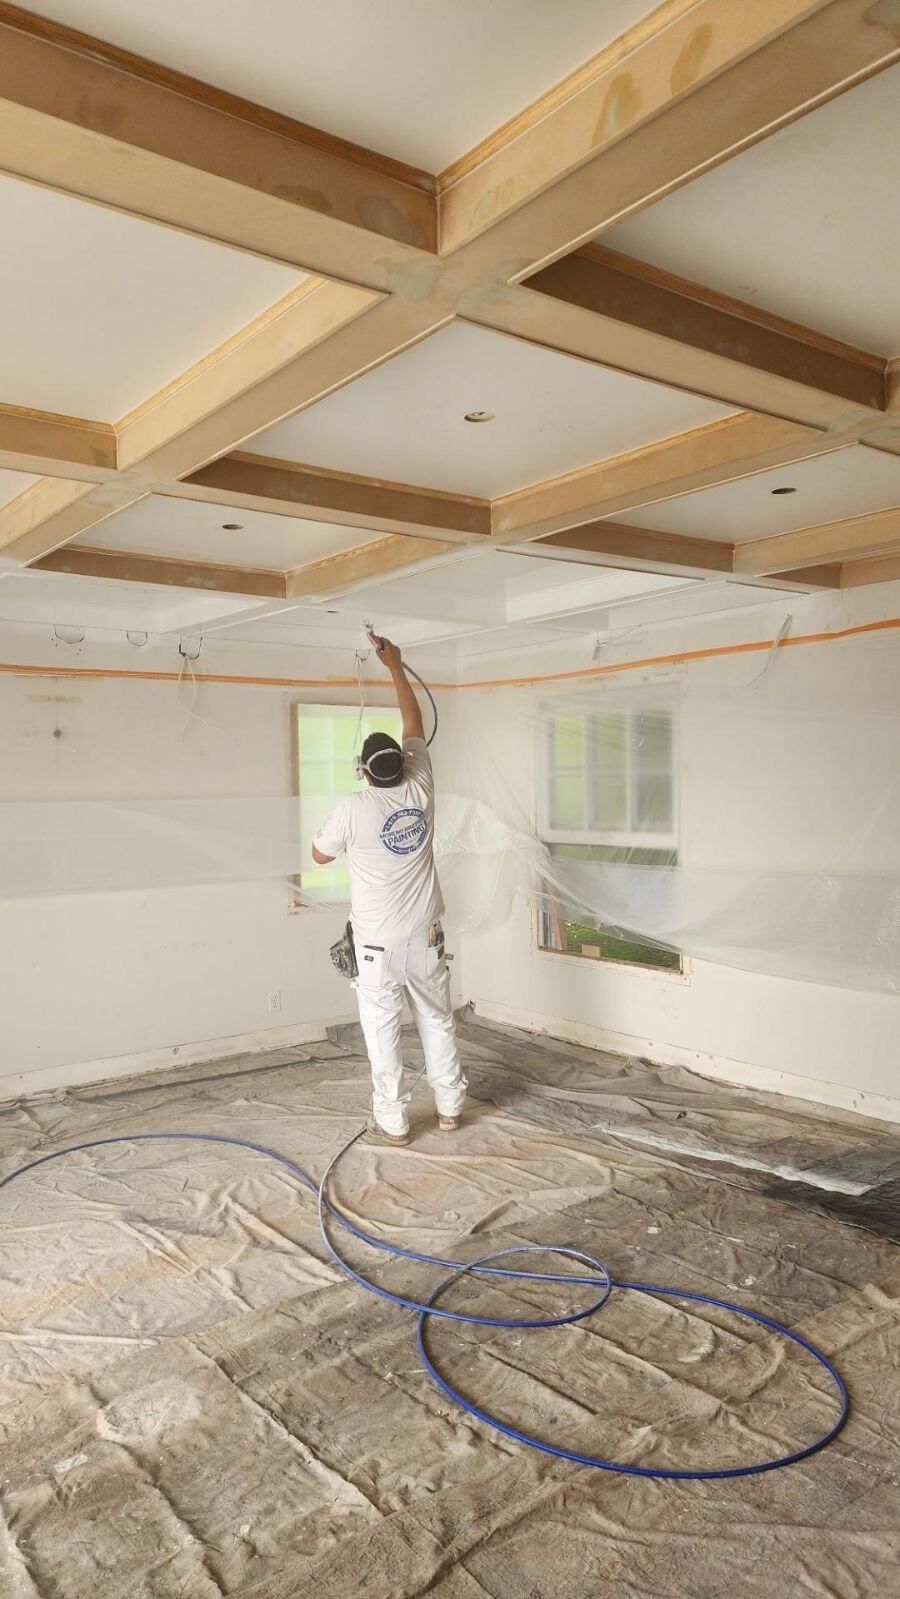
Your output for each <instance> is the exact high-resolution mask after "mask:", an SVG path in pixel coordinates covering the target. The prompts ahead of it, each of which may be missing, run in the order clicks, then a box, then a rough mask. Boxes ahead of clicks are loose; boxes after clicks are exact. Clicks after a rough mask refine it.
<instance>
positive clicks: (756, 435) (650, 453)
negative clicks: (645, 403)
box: [493, 413, 846, 543]
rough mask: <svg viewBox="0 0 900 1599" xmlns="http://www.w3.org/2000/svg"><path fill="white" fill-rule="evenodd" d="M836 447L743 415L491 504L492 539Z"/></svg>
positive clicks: (584, 518)
mask: <svg viewBox="0 0 900 1599" xmlns="http://www.w3.org/2000/svg"><path fill="white" fill-rule="evenodd" d="M843 442H846V441H844V440H842V439H840V438H832V437H830V436H826V435H823V434H821V433H818V432H816V430H815V429H813V428H805V427H800V426H798V425H797V424H796V423H793V422H782V421H779V420H778V419H777V418H774V417H765V416H754V415H752V414H750V413H744V414H741V415H738V416H733V417H726V418H725V419H724V420H722V421H721V422H711V423H708V424H707V425H706V426H705V427H699V428H692V429H691V430H690V431H689V432H687V433H679V434H677V435H676V436H675V437H674V438H669V439H662V440H660V441H659V443H656V444H648V445H645V446H643V447H642V448H641V449H638V450H631V451H628V452H626V453H625V454H623V455H617V456H613V457H611V459H610V460H608V461H598V462H597V464H596V465H595V466H590V467H587V468H585V469H583V470H582V471H579V472H570V473H566V474H565V475H564V476H562V477H558V478H551V479H549V480H548V481H547V482H545V483H539V484H536V485H534V486H533V487H531V488H528V489H522V490H520V491H519V492H517V493H515V494H507V495H504V496H503V497H502V498H501V499H497V500H495V501H494V503H493V518H494V537H495V539H498V540H501V541H502V542H503V543H509V542H510V541H511V540H513V539H515V540H517V541H521V540H522V538H542V537H544V536H545V535H546V534H548V533H557V532H562V531H564V530H565V529H566V528H571V527H577V526H579V525H580V524H582V523H585V522H593V521H595V520H597V519H598V518H600V517H605V516H616V515H619V514H620V513H621V512H622V511H633V510H637V509H639V508H640V507H642V506H648V507H652V506H653V505H654V504H655V503H657V502H658V501H660V500H667V499H672V498H674V497H675V496H676V495H681V494H689V493H691V492H693V491H694V490H696V489H704V488H711V487H713V486H714V485H715V484H717V483H726V482H730V481H731V480H732V479H734V478H740V477H745V476H749V475H750V474H751V473H753V472H762V471H765V470H766V469H768V468H770V467H775V466H784V465H786V464H787V463H788V462H791V461H797V460H801V459H803V458H804V457H806V456H809V455H821V454H823V453H825V452H826V451H828V450H832V449H837V448H838V447H839V446H840V445H841V444H842V443H843Z"/></svg>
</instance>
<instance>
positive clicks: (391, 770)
mask: <svg viewBox="0 0 900 1599" xmlns="http://www.w3.org/2000/svg"><path fill="white" fill-rule="evenodd" d="M361 759H362V761H363V764H364V766H365V768H366V771H367V772H368V774H369V777H370V778H371V780H372V783H373V785H374V787H375V788H396V787H397V785H398V783H402V782H403V751H402V750H401V748H400V745H399V744H398V743H397V740H396V739H395V738H391V735H390V733H370V734H369V736H368V738H367V739H366V742H365V743H364V745H363V747H362V756H361Z"/></svg>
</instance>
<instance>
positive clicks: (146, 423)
mask: <svg viewBox="0 0 900 1599" xmlns="http://www.w3.org/2000/svg"><path fill="white" fill-rule="evenodd" d="M367 308H369V310H370V315H371V311H372V310H374V312H375V313H376V314H377V313H378V312H379V311H384V312H386V313H387V314H388V331H387V335H386V336H387V338H388V339H390V337H392V336H394V335H395V330H396V324H395V321H394V316H395V312H396V308H395V302H393V301H390V300H388V301H380V302H379V301H378V299H377V297H376V296H372V295H369V294H366V292H365V291H364V290H361V289H354V288H352V287H350V286H348V285H345V284H332V283H327V284H324V283H323V284H319V285H318V286H317V288H316V292H315V293H314V294H307V295H305V296H304V297H303V298H302V299H300V300H299V301H298V302H297V303H296V304H294V305H293V306H292V307H291V308H290V310H289V311H288V312H287V313H286V314H285V316H283V317H282V318H280V319H279V320H278V321H277V322H275V323H268V324H266V325H265V326H264V327H263V328H262V329H261V330H260V331H259V332H258V333H257V334H256V335H255V337H254V338H252V339H250V340H248V341H246V342H244V343H241V344H240V345H239V346H238V347H237V348H230V349H229V351H228V353H227V354H226V355H225V356H224V357H223V359H222V360H221V361H219V362H217V363H216V364H215V365H213V366H212V367H211V368H209V369H208V370H205V371H204V372H203V373H202V374H201V376H200V377H199V378H198V379H197V380H196V381H195V382H193V383H190V384H187V385H186V386H183V387H178V388H176V389H175V391H174V392H172V391H171V389H166V390H164V391H162V397H161V399H160V403H159V405H158V406H157V407H155V408H151V409H150V410H149V411H148V412H147V414H145V415H142V416H141V417H140V418H139V419H138V420H137V421H135V422H134V423H131V424H129V425H128V426H126V427H123V428H122V430H121V431H120V433H119V435H118V454H119V466H120V472H119V475H118V477H117V478H116V480H115V481H113V482H109V483H97V484H93V485H92V484H83V483H69V482H64V481H63V480H59V481H58V482H56V483H54V482H52V481H51V480H49V479H46V480H43V481H42V482H41V483H36V484H35V485H34V486H33V488H32V489H30V490H29V491H27V493H26V494H24V495H20V496H19V498H18V499H17V500H15V501H14V502H13V503H12V505H9V506H6V507H5V508H4V509H2V510H0V550H2V549H6V550H7V552H8V553H9V554H11V555H13V556H15V557H16V558H17V559H19V560H26V561H31V560H36V559H38V558H39V557H40V556H42V555H49V554H50V553H51V551H52V550H54V549H57V548H58V547H59V546H60V545H61V544H64V543H66V542H67V540H68V539H70V538H74V537H75V536H76V534H78V533H83V532H86V531H87V529H88V528H89V527H91V526H93V525H94V524H95V523H97V522H100V521H103V520H104V519H105V518H106V517H107V516H111V515H113V514H114V513H115V512H116V511H119V510H123V509H124V508H125V507H126V506H128V505H131V504H134V503H135V502H136V501H137V500H140V499H143V498H144V497H145V495H146V494H148V493H151V492H152V491H153V489H154V488H155V487H156V485H157V484H158V483H164V484H168V483H171V481H172V479H173V478H179V477H182V476H184V475H185V474H186V473H188V472H192V471H195V470H197V469H198V468H199V467H200V466H203V465H204V464H205V463H206V462H208V461H209V460H211V459H213V458H214V457H215V456H216V455H219V454H222V453H224V451H225V450H227V449H229V448H231V447H232V446H233V445H235V444H238V443H240V442H241V441H242V440H243V439H245V438H247V437H248V436H249V435H251V434H252V433H255V432H257V431H258V430H259V429H260V428H262V427H266V426H269V425H271V424H272V423H273V422H275V421H278V420H280V418H281V417H283V416H285V415H287V414H289V413H290V412H291V411H293V410H296V409H298V408H299V407H301V406H302V405H303V404H304V403H305V402H306V401H307V399H314V398H318V397H319V394H320V392H321V387H322V386H324V387H325V388H326V391H330V389H331V388H332V387H334V386H335V379H336V374H337V372H338V370H339V369H340V362H341V361H342V360H343V361H344V362H345V363H346V368H345V370H346V375H347V376H348V377H350V376H354V375H356V373H357V372H358V371H359V370H361V369H362V370H366V369H367V368H368V366H369V365H371V364H372V360H371V354H370V351H371V350H372V348H373V347H374V349H375V351H376V354H378V353H380V351H381V349H382V347H383V342H384V338H385V334H384V332H383V330H382V328H381V325H380V323H376V324H375V325H374V327H373V325H372V323H371V322H370V321H369V320H368V319H367V318H366V317H365V316H364V315H363V314H362V313H363V312H364V311H365V310H366V309H367ZM408 324H409V317H408V316H406V317H404V326H408ZM329 334H332V338H330V339H329V338H328V335H329ZM342 334H346V335H347V341H346V343H344V342H342V340H341V335H342Z"/></svg>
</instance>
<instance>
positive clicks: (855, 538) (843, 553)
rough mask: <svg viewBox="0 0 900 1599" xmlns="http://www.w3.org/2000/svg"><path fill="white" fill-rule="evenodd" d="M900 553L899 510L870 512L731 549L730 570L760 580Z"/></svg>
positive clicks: (894, 507) (895, 507)
mask: <svg viewBox="0 0 900 1599" xmlns="http://www.w3.org/2000/svg"><path fill="white" fill-rule="evenodd" d="M897 550H900V506H891V507H890V508H889V509H887V510H884V511H871V512H869V514H868V515H866V516H850V517H845V518H844V519H843V520H842V521H840V522H822V523H819V524H817V525H816V526H815V527H804V528H799V529H798V530H797V531H796V532H794V533H777V534H775V535H774V537H772V538H765V539H753V540H752V541H751V542H749V543H746V544H739V545H737V547H736V549H735V556H734V569H735V571H736V572H743V573H746V574H747V576H749V577H753V576H764V575H766V574H767V573H770V572H781V571H783V570H785V569H787V568H790V567H804V566H817V565H819V564H821V563H822V562H823V561H852V560H854V559H856V558H859V557H862V556H872V555H889V554H893V553H894V552H895V551H897Z"/></svg>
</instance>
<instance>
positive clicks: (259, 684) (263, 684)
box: [0, 616, 900, 692]
mask: <svg viewBox="0 0 900 1599" xmlns="http://www.w3.org/2000/svg"><path fill="white" fill-rule="evenodd" d="M898 628H900V616H891V617H886V618H884V619H882V620H881V621H879V622H860V623H859V624H858V625H857V626H856V627H844V628H840V629H837V630H835V631H834V632H832V633H798V634H796V635H795V636H794V637H790V636H788V637H787V638H783V639H778V640H776V639H774V638H768V639H758V640H754V641H751V642H748V643H744V644H718V645H715V646H713V647H712V648H711V649H705V650H679V651H678V652H677V653H676V654H673V655H646V656H643V657H642V658H641V659H640V660H636V661H617V662H612V663H610V664H608V665H604V666H581V667H577V668H576V669H575V670H573V671H569V672H545V673H542V674H541V673H535V674H534V675H532V676H529V677H493V678H484V679H481V680H478V681H473V682H470V683H433V684H432V685H431V686H432V688H434V689H437V690H438V692H449V691H450V690H453V691H458V690H460V689H466V688H528V687H530V686H531V685H532V684H536V683H564V682H572V681H573V680H575V679H578V678H591V677H609V676H612V675H614V674H616V673H619V672H637V671H640V670H642V669H644V668H646V667H649V666H679V665H683V664H684V663H685V662H688V661H712V660H721V659H722V658H724V657H726V656H729V655H754V654H759V653H760V652H761V651H764V650H770V649H772V648H773V646H775V645H776V643H777V646H778V648H779V649H780V650H787V649H797V648H798V647H799V646H801V645H804V644H835V643H837V642H838V641H839V640H841V639H848V638H859V637H860V636H862V635H864V634H871V633H885V632H891V631H896V630H897V629H898ZM2 673H5V674H6V675H7V676H12V677H75V678H113V679H116V678H124V679H131V680H134V681H137V682H144V683H181V682H183V681H184V678H183V675H182V674H181V673H180V672H132V671H125V670H124V669H122V668H118V667H94V666H29V665H17V664H16V663H15V662H14V661H0V674H2ZM194 677H195V679H196V681H197V683H233V684H236V685H238V686H244V687H250V688H298V689H300V688H321V689H333V688H352V689H356V688H358V687H359V684H358V683H357V681H356V679H355V678H352V677H240V676H237V675H236V674H232V673H227V672H196V673H195V674H194ZM368 686H369V688H379V687H383V688H387V687H388V685H387V684H386V683H384V684H379V683H369V685H368Z"/></svg>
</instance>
